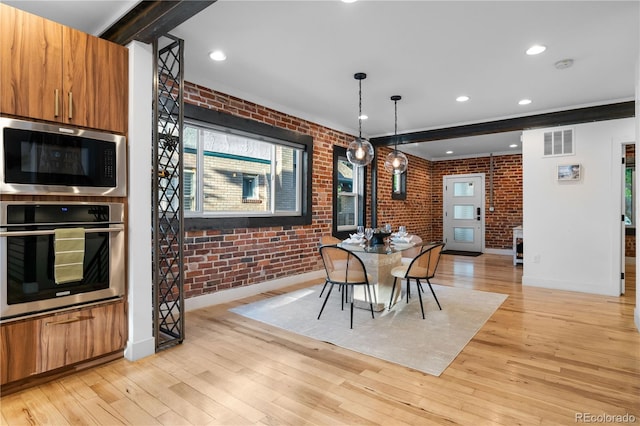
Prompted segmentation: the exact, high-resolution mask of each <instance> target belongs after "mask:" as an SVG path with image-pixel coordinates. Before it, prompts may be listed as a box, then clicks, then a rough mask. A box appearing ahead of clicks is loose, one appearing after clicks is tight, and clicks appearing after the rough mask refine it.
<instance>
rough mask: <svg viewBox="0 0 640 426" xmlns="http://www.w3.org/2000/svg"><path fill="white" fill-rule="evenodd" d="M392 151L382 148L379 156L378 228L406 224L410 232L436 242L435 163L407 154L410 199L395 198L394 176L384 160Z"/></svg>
mask: <svg viewBox="0 0 640 426" xmlns="http://www.w3.org/2000/svg"><path fill="white" fill-rule="evenodd" d="M391 149H392V148H379V149H378V152H377V154H376V155H377V156H376V167H377V169H378V204H377V209H378V210H377V211H378V226H382V225H384V224H386V223H390V224H391V225H392V226H393V229H394V230H396V229H397V228H398V226H399V225H405V226H406V227H407V231H408V232H410V233H412V234H416V235H418V236H420V237H421V238H422V239H423V240H425V241H431V240H433V239H434V238H433V234H432V229H431V228H432V220H431V216H432V214H433V211H434V210H433V209H432V205H431V191H432V187H431V182H432V177H431V173H432V167H433V166H432V165H433V162H431V161H427V160H424V159H422V158H418V157H414V156H411V155H407V158H408V159H409V167H408V168H407V198H406V199H405V200H394V199H392V198H391V183H392V176H391V173H389V172H388V171H386V170H385V168H384V160H385V158H387V154H388V153H389V152H390V151H391ZM367 217H370V216H369V215H368V216H367Z"/></svg>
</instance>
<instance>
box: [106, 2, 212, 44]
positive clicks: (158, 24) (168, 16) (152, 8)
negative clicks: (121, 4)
mask: <svg viewBox="0 0 640 426" xmlns="http://www.w3.org/2000/svg"><path fill="white" fill-rule="evenodd" d="M215 2H216V0H199V1H193V0H177V1H166V0H153V1H141V2H140V3H138V4H137V5H136V6H135V7H134V8H133V9H131V10H130V11H129V12H128V13H127V14H126V15H124V16H123V17H122V18H120V20H118V22H116V23H114V24H113V25H112V26H111V27H109V28H107V29H106V30H105V31H104V32H103V33H102V34H100V37H101V38H103V39H105V40H109V41H112V42H114V43H118V44H120V45H123V46H124V45H126V44H128V43H129V42H131V41H133V40H136V41H141V42H143V43H147V44H150V43H152V42H153V41H154V40H156V39H157V38H159V37H161V36H162V35H164V34H168V33H169V32H170V31H171V30H173V29H174V28H175V27H177V26H178V25H180V24H182V23H183V22H184V21H186V20H188V19H189V18H191V17H192V16H194V15H197V14H198V13H200V12H201V11H202V10H204V9H206V8H207V7H208V6H210V5H212V4H213V3H215Z"/></svg>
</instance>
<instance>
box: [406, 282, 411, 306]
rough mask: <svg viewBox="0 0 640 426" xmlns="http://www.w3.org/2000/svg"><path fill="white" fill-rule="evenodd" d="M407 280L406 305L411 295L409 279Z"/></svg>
mask: <svg viewBox="0 0 640 426" xmlns="http://www.w3.org/2000/svg"><path fill="white" fill-rule="evenodd" d="M406 280H407V303H409V295H410V294H411V280H410V279H409V278H407V279H406Z"/></svg>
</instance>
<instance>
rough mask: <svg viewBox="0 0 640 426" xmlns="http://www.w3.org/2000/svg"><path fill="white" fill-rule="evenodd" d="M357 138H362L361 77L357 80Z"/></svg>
mask: <svg viewBox="0 0 640 426" xmlns="http://www.w3.org/2000/svg"><path fill="white" fill-rule="evenodd" d="M358 138H359V139H362V79H360V80H358Z"/></svg>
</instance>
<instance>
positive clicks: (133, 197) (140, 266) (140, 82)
mask: <svg viewBox="0 0 640 426" xmlns="http://www.w3.org/2000/svg"><path fill="white" fill-rule="evenodd" d="M127 47H128V48H129V138H128V139H129V140H128V147H129V152H128V165H127V166H128V194H129V198H128V205H129V210H128V212H127V225H128V228H127V232H128V252H127V253H128V266H129V267H128V279H127V282H128V288H127V298H128V307H129V309H128V315H129V319H128V325H129V327H128V331H129V333H128V339H127V347H126V348H125V351H124V356H125V358H127V359H128V360H130V361H135V360H137V359H140V358H143V357H145V356H148V355H152V354H153V353H155V339H154V337H153V300H152V294H153V278H152V276H151V272H152V265H151V242H152V237H151V185H152V182H151V173H150V172H149V171H150V170H151V143H152V142H151V141H152V135H151V131H152V129H153V127H152V125H151V120H152V114H151V105H152V101H153V99H152V95H153V90H152V88H153V50H152V48H151V46H150V45H146V44H143V43H140V42H132V43H130V44H129V45H128V46H127ZM145 164H146V165H147V166H146V167H145V166H144V165H145Z"/></svg>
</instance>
